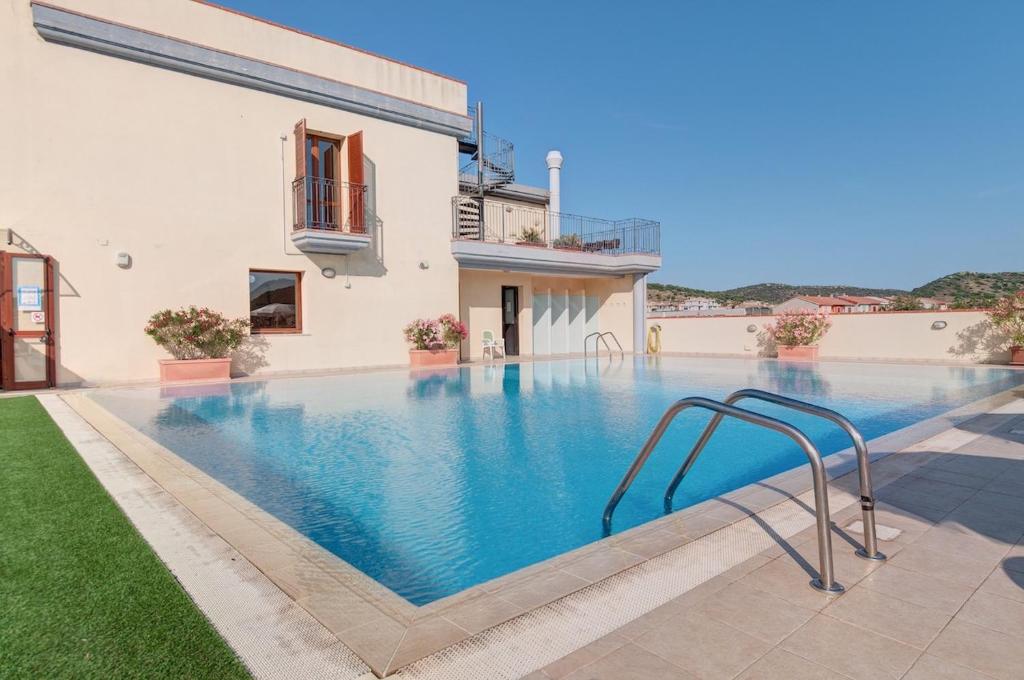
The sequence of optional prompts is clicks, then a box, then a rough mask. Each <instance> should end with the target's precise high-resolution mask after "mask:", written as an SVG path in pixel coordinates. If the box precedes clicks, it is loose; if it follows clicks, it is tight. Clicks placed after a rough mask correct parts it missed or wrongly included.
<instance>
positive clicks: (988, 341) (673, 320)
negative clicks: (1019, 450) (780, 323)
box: [647, 310, 1009, 363]
mask: <svg viewBox="0 0 1024 680" xmlns="http://www.w3.org/2000/svg"><path fill="white" fill-rule="evenodd" d="M830 319H831V321H832V327H831V328H830V329H829V331H828V333H827V334H826V335H825V337H824V338H823V339H822V341H821V343H820V344H819V348H820V349H819V355H820V356H821V357H825V358H842V359H895V360H907V361H963V362H968V363H978V362H985V363H989V362H991V363H1005V362H1006V361H1007V360H1008V359H1009V352H1008V351H1007V350H1006V349H1005V347H1004V346H1003V345H1002V344H1001V343H1000V338H999V337H998V336H997V335H996V334H995V333H993V331H992V330H991V327H990V326H989V324H988V321H987V319H988V317H987V316H986V315H985V313H984V312H978V311H953V310H947V311H942V312H932V311H928V312H879V313H873V314H833V315H831V317H830ZM774 320H775V317H772V316H747V317H665V318H652V319H648V320H647V325H648V327H650V326H651V325H653V324H658V325H660V326H661V328H662V351H664V352H681V353H686V354H708V355H737V356H771V355H772V354H773V352H772V348H771V347H770V346H769V344H768V343H766V341H765V339H764V335H763V331H764V327H765V326H766V325H768V324H770V323H772V322H774ZM937 321H942V322H945V323H946V327H945V328H943V329H933V328H932V325H933V324H934V323H935V322H937ZM750 327H753V332H751V331H750V330H748V328H750Z"/></svg>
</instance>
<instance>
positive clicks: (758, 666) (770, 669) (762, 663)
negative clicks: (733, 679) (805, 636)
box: [737, 649, 847, 680]
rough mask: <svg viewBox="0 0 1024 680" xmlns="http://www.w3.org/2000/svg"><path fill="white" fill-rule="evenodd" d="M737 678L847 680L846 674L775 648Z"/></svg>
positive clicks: (755, 679)
mask: <svg viewBox="0 0 1024 680" xmlns="http://www.w3.org/2000/svg"><path fill="white" fill-rule="evenodd" d="M737 680H847V679H846V676H844V675H839V674H838V673H836V672H834V671H831V670H829V669H828V668H825V667H824V666H821V665H819V664H816V663H813V662H811V661H808V660H807V659H803V658H801V657H799V656H797V655H795V654H790V653H789V652H786V651H783V650H781V649H773V650H772V651H770V652H768V653H767V654H765V655H764V656H763V657H761V658H760V659H758V660H757V661H756V662H755V663H754V665H753V666H751V667H750V668H748V669H747V670H745V671H743V673H741V674H740V676H739V677H738V678H737Z"/></svg>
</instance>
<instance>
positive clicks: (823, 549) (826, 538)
mask: <svg viewBox="0 0 1024 680" xmlns="http://www.w3.org/2000/svg"><path fill="white" fill-rule="evenodd" d="M693 407H698V408H704V409H707V410H709V411H714V412H715V416H716V418H717V420H721V418H722V417H724V416H730V417H733V418H737V419H739V420H743V421H746V422H748V423H753V424H755V425H760V426H761V427H765V428H768V429H770V430H775V431H776V432H779V433H781V434H784V435H786V436H787V437H789V438H790V439H792V440H793V441H794V442H796V443H797V444H798V445H799V446H800V448H801V449H803V451H804V453H805V454H806V455H807V460H808V462H809V463H810V465H811V477H812V479H813V483H814V507H815V518H816V521H817V525H818V575H819V576H818V578H816V579H813V580H812V581H811V586H813V587H814V588H817V589H818V590H824V591H827V592H841V591H842V590H843V586H841V585H840V584H838V583H836V581H835V573H834V569H833V563H832V532H831V524H832V522H831V517H830V515H829V509H828V488H827V487H826V483H825V464H824V462H822V460H821V454H820V453H819V452H818V449H817V448H816V447H815V446H814V443H813V442H811V440H810V439H808V438H807V436H806V435H805V434H804V433H803V432H801V431H800V430H798V429H797V428H795V427H793V426H792V425H790V424H789V423H785V422H783V421H781V420H778V419H777V418H772V417H771V416H766V415H763V414H760V413H756V412H754V411H748V410H746V409H742V408H739V407H738V406H732V405H730V404H723V403H722V402H719V401H715V400H713V399H706V398H704V397H687V398H685V399H680V400H679V401H677V402H676V403H675V404H673V405H672V406H670V407H669V408H668V410H666V411H665V414H664V415H662V417H661V420H659V421H658V424H657V425H656V426H655V427H654V430H653V431H652V432H651V435H650V436H649V437H648V438H647V441H646V442H645V443H644V446H643V448H642V449H640V453H638V454H637V456H636V458H635V459H634V460H633V464H632V465H630V466H629V469H628V470H626V474H625V476H624V477H623V478H622V481H621V482H619V485H618V486H617V487H616V488H615V491H614V492H613V493H612V495H611V498H609V499H608V504H607V505H606V506H605V508H604V515H603V517H602V521H603V525H604V531H605V534H609V533H611V522H612V514H613V513H614V512H615V507H616V506H617V505H618V504H619V501H621V500H622V496H623V495H624V494H625V493H626V490H627V489H629V487H630V485H631V484H632V483H633V481H634V480H635V479H636V476H637V475H638V474H639V473H640V469H641V468H643V466H644V464H645V463H646V462H647V459H648V458H650V456H651V453H652V452H653V451H654V448H655V447H656V446H657V445H658V442H659V441H661V438H662V436H664V434H665V431H666V430H667V429H668V426H669V425H670V424H671V423H672V421H673V420H674V419H675V417H676V416H677V415H679V413H680V412H682V411H684V410H686V409H688V408H693ZM697 453H698V454H699V453H700V451H697ZM694 458H696V457H694ZM688 462H689V463H690V464H691V465H692V464H693V463H692V461H688Z"/></svg>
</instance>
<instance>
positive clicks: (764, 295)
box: [647, 283, 907, 304]
mask: <svg viewBox="0 0 1024 680" xmlns="http://www.w3.org/2000/svg"><path fill="white" fill-rule="evenodd" d="M906 294H907V291H905V290H899V289H896V288H862V287H860V286H794V285H790V284H788V283H756V284H754V285H751V286H741V287H739V288H730V289H728V290H718V291H714V290H701V289H699V288H686V287H684V286H675V285H672V284H662V283H649V284H647V297H648V299H650V300H657V301H659V302H662V301H665V302H668V301H672V300H681V299H683V298H686V297H708V298H711V299H713V300H717V301H718V302H720V303H722V304H730V303H736V302H743V301H744V300H759V301H761V302H768V303H771V304H779V303H780V302H785V301H786V300H788V299H790V298H792V297H796V296H797V295H884V296H893V295H906Z"/></svg>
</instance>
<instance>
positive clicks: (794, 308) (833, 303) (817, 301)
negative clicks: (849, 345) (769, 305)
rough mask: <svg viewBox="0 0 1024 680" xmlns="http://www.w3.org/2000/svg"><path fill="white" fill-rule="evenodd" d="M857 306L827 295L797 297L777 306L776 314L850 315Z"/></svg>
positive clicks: (843, 299) (840, 298)
mask: <svg viewBox="0 0 1024 680" xmlns="http://www.w3.org/2000/svg"><path fill="white" fill-rule="evenodd" d="M855 307H856V304H854V303H853V302H850V301H849V300H847V299H845V298H842V297H831V296H827V295H797V296H796V297H795V298H791V299H789V300H786V301H785V302H783V303H782V304H780V305H775V313H776V314H778V313H779V312H810V313H818V312H820V313H822V314H849V313H851V312H853V311H854V308H855Z"/></svg>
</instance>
